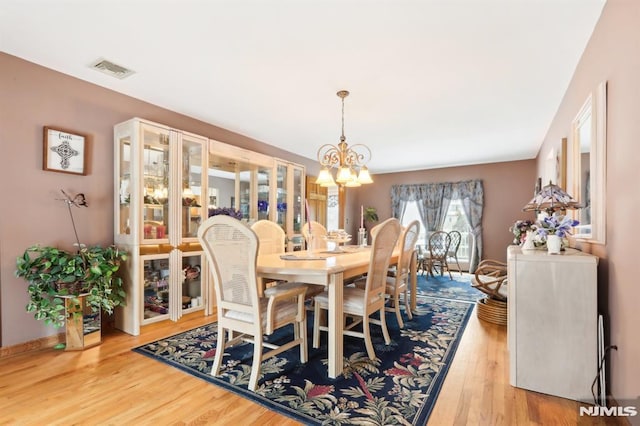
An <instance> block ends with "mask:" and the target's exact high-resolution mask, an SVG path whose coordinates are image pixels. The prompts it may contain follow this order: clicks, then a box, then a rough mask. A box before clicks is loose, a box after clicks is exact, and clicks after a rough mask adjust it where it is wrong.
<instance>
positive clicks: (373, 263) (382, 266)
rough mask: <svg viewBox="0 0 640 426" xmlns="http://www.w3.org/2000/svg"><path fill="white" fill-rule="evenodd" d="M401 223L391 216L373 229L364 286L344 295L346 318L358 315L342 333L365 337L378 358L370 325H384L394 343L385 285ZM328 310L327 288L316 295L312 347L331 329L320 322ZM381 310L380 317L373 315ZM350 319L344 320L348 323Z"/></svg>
mask: <svg viewBox="0 0 640 426" xmlns="http://www.w3.org/2000/svg"><path fill="white" fill-rule="evenodd" d="M400 229H401V226H400V222H399V221H398V219H395V218H391V219H387V220H385V221H384V222H382V223H380V224H379V225H376V226H375V227H374V228H373V229H372V230H371V235H372V243H371V257H370V261H369V268H368V272H367V276H366V283H365V288H364V289H362V288H358V287H345V288H344V294H343V312H344V314H345V317H349V318H354V317H356V318H359V320H358V321H351V322H349V324H344V329H343V334H345V335H348V336H355V337H360V338H363V339H364V342H365V346H366V348H367V355H368V356H369V358H370V359H375V358H376V354H375V351H374V349H373V342H372V341H371V334H370V332H369V324H370V323H373V324H378V325H380V326H381V327H382V334H383V335H384V341H385V344H387V345H388V344H389V343H391V338H390V337H389V331H388V330H387V323H386V322H385V302H386V298H385V288H386V282H387V270H388V269H389V261H390V259H391V255H392V254H393V249H394V246H395V244H396V241H397V240H398V237H399V235H400ZM322 310H327V311H328V310H329V294H328V292H327V291H324V292H322V293H320V294H319V295H317V296H316V297H315V309H314V319H313V347H314V348H318V347H319V346H320V331H328V327H327V326H324V325H321V324H320V318H321V313H322V312H321V311H322ZM375 312H378V313H379V315H380V319H379V320H378V319H374V318H370V316H371V315H372V314H373V313H375ZM346 322H347V321H346V320H345V323H346ZM360 323H362V331H361V332H359V331H355V330H353V327H354V326H355V325H357V324H360Z"/></svg>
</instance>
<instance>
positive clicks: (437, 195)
mask: <svg viewBox="0 0 640 426" xmlns="http://www.w3.org/2000/svg"><path fill="white" fill-rule="evenodd" d="M452 200H461V201H462V209H463V211H464V214H465V215H466V217H467V221H468V222H469V226H470V228H471V235H472V236H473V246H472V248H471V258H470V259H469V272H474V271H475V270H476V268H477V267H478V263H479V262H480V259H482V210H483V206H484V189H483V185H482V181H481V180H469V181H462V182H442V183H427V184H412V185H393V186H392V187H391V214H392V215H393V217H395V218H397V219H399V220H401V219H402V215H403V214H404V211H405V209H406V204H407V202H408V201H416V205H417V206H418V213H419V214H420V219H421V220H422V223H423V224H424V226H425V230H426V235H427V238H429V235H431V233H432V232H434V231H437V230H440V229H442V226H443V225H444V221H445V218H446V216H447V211H448V210H449V204H450V203H451V201H452Z"/></svg>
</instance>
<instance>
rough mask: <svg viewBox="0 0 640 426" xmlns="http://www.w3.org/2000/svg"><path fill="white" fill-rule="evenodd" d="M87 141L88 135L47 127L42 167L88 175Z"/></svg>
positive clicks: (53, 170) (54, 170)
mask: <svg viewBox="0 0 640 426" xmlns="http://www.w3.org/2000/svg"><path fill="white" fill-rule="evenodd" d="M86 143H87V136H86V135H82V134H79V133H76V132H71V131H67V130H63V129H58V128H55V127H45V128H44V151H43V156H42V168H43V169H44V170H49V171H52V172H61V173H71V174H74V175H86V174H87V169H86V164H87V151H86Z"/></svg>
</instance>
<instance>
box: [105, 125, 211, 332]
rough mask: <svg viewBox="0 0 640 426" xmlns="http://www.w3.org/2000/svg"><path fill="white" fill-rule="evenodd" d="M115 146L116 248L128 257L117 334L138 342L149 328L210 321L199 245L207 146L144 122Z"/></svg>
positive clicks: (122, 129) (124, 130) (118, 137)
mask: <svg viewBox="0 0 640 426" xmlns="http://www.w3.org/2000/svg"><path fill="white" fill-rule="evenodd" d="M114 139H115V152H114V154H115V161H114V164H115V173H114V177H115V188H114V189H115V190H114V196H115V198H114V206H115V212H114V234H115V235H114V241H115V243H116V244H117V245H118V246H119V247H123V248H125V249H127V250H128V251H129V253H130V256H129V260H128V261H127V264H126V265H124V267H123V268H122V270H123V273H124V276H123V279H124V282H125V291H126V292H127V300H126V306H124V307H122V308H120V309H119V310H118V312H117V315H116V327H117V328H119V329H121V330H123V331H125V332H127V333H129V334H133V335H138V334H140V328H141V327H142V326H144V325H146V324H149V323H152V322H156V321H161V320H172V321H178V320H179V319H180V317H182V315H183V314H185V313H188V312H193V311H203V312H204V314H211V312H212V301H213V298H212V297H211V295H210V294H209V290H208V289H209V288H210V286H209V285H208V282H207V277H208V276H209V274H208V271H207V265H206V262H205V259H204V255H203V252H202V251H201V248H200V245H199V243H198V240H197V232H198V227H199V225H200V223H202V221H203V220H204V219H206V217H207V203H206V199H204V197H203V194H207V191H208V188H207V179H206V178H205V175H204V171H205V170H206V158H207V156H206V153H207V149H208V139H207V138H205V137H202V136H198V135H194V134H191V133H188V132H184V131H181V130H177V129H172V128H169V127H167V126H164V125H162V124H158V123H153V122H150V121H147V120H143V119H139V118H134V119H131V120H128V121H126V122H124V123H120V124H118V125H116V126H115V127H114Z"/></svg>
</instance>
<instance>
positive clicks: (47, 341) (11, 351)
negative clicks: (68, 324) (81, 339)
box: [0, 333, 65, 359]
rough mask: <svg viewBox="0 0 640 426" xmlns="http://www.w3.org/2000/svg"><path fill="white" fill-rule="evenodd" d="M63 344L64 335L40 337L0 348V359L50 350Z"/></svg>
mask: <svg viewBox="0 0 640 426" xmlns="http://www.w3.org/2000/svg"><path fill="white" fill-rule="evenodd" d="M64 342H65V335H64V333H60V334H54V335H52V336H47V337H41V338H39V339H36V340H30V341H28V342H24V343H18V344H17V345H13V346H6V347H0V359H1V358H6V357H10V356H13V355H17V354H21V353H24V352H31V351H37V350H40V349H46V348H52V347H54V346H55V345H57V344H58V343H64Z"/></svg>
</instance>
